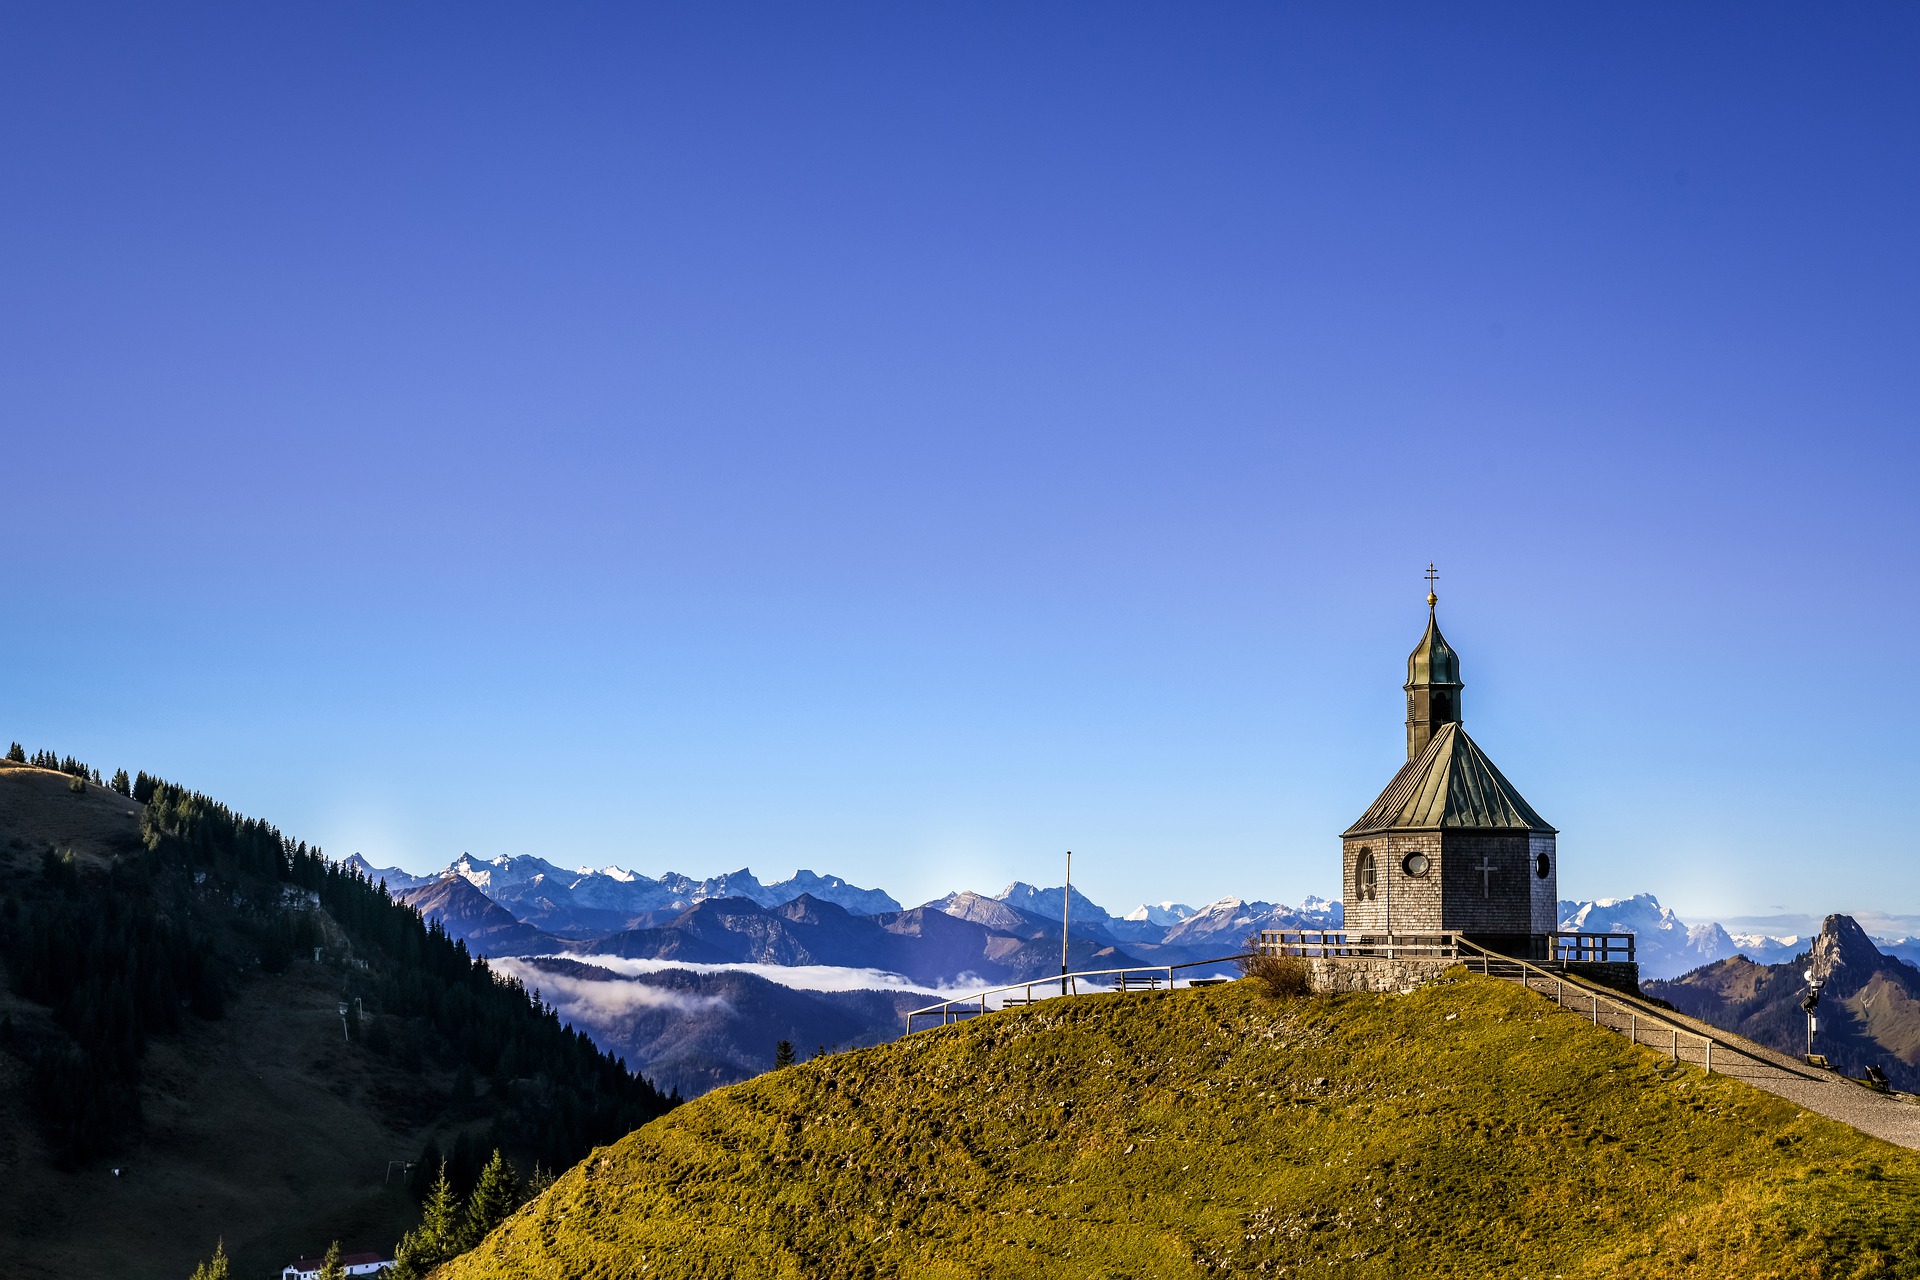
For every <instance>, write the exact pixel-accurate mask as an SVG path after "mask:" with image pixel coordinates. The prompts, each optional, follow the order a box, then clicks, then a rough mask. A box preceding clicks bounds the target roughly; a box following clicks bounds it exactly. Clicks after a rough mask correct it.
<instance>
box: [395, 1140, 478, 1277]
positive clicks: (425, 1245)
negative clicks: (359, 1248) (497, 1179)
mask: <svg viewBox="0 0 1920 1280" xmlns="http://www.w3.org/2000/svg"><path fill="white" fill-rule="evenodd" d="M463 1226H464V1223H462V1221H461V1217H460V1202H459V1201H458V1200H457V1199H455V1198H454V1194H453V1183H451V1182H449V1181H448V1180H447V1166H446V1163H445V1162H444V1161H442V1162H441V1165H440V1176H439V1177H438V1178H437V1179H435V1180H434V1184H433V1189H432V1190H431V1191H429V1192H427V1202H426V1204H425V1205H423V1206H422V1208H421V1215H420V1225H419V1226H417V1227H415V1228H414V1229H413V1230H411V1231H409V1232H407V1234H406V1235H404V1236H402V1237H400V1246H399V1247H398V1248H397V1249H395V1250H394V1251H393V1253H394V1265H393V1270H392V1271H391V1272H390V1273H389V1275H390V1277H391V1280H422V1277H424V1276H425V1275H426V1274H427V1273H428V1272H429V1271H431V1270H433V1269H434V1268H435V1267H437V1266H439V1265H440V1264H441V1263H443V1262H445V1261H446V1260H447V1259H448V1258H451V1257H453V1256H454V1255H455V1254H457V1253H460V1252H462V1246H461V1244H460V1233H461V1229H462V1227H463Z"/></svg>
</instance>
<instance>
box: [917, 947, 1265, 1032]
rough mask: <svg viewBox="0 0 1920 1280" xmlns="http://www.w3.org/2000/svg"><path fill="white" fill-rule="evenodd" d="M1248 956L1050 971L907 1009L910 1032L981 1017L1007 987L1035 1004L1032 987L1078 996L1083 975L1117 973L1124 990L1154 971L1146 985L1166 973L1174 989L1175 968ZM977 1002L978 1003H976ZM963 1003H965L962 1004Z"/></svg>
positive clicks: (1157, 987) (1152, 986)
mask: <svg viewBox="0 0 1920 1280" xmlns="http://www.w3.org/2000/svg"><path fill="white" fill-rule="evenodd" d="M1247 958H1248V956H1247V954H1246V953H1245V952H1242V953H1240V954H1239V955H1231V956H1218V957H1216V958H1214V959H1212V960H1189V961H1187V962H1186V963H1184V964H1136V965H1128V966H1126V967H1125V968H1122V969H1082V970H1079V971H1078V972H1075V973H1063V974H1059V975H1057V976H1056V975H1054V974H1048V975H1047V976H1046V977H1044V978H1031V979H1029V980H1027V981H1026V982H1009V983H1008V984H1007V985H1006V986H1004V987H988V988H987V989H986V990H985V991H976V992H970V993H969V994H967V995H964V996H956V997H954V998H953V999H952V1000H942V1001H941V1002H940V1003H939V1004H930V1005H928V1006H927V1007H926V1008H924V1009H911V1010H909V1011H908V1012H907V1034H908V1035H912V1034H913V1020H914V1019H915V1018H934V1017H937V1018H939V1019H940V1025H941V1026H950V1025H951V1024H952V1023H953V1022H954V1021H956V1020H957V1019H960V1018H966V1017H978V1016H979V1015H981V1014H983V1013H987V1012H990V1011H989V1010H988V1008H987V997H988V996H997V995H999V994H1001V993H1002V992H1005V991H1020V990H1023V989H1024V990H1025V992H1026V995H1025V997H1024V1003H1026V1004H1032V1003H1033V989H1034V988H1035V987H1050V986H1052V985H1053V984H1054V983H1056V982H1057V983H1059V984H1060V994H1061V995H1063V996H1064V995H1076V996H1077V995H1079V994H1080V981H1079V980H1080V979H1081V978H1107V977H1112V976H1114V975H1116V974H1117V975H1119V977H1120V986H1119V990H1121V991H1123V992H1124V991H1126V990H1128V987H1127V978H1126V975H1128V974H1130V973H1141V974H1149V975H1151V978H1150V980H1149V985H1148V986H1147V987H1146V988H1145V989H1146V990H1149V991H1159V990H1162V989H1163V988H1161V987H1160V985H1159V978H1160V975H1161V974H1165V975H1166V976H1167V985H1166V987H1165V988H1164V989H1165V990H1167V991H1171V990H1173V982H1174V978H1173V975H1174V971H1175V970H1178V969H1198V968H1200V967H1202V966H1204V965H1210V964H1232V963H1233V962H1234V961H1236V960H1245V959H1247ZM1042 998H1043V999H1044V998H1045V997H1044V996H1043V997H1042ZM1005 1004H1006V1002H1005V1001H1001V1005H1002V1007H1005ZM975 1005H978V1006H979V1007H978V1008H975V1007H973V1006H975ZM962 1006H965V1007H964V1008H963V1007H962Z"/></svg>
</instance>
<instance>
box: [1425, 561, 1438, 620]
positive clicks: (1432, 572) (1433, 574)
mask: <svg viewBox="0 0 1920 1280" xmlns="http://www.w3.org/2000/svg"><path fill="white" fill-rule="evenodd" d="M1439 576H1440V571H1439V570H1438V569H1436V568H1434V567H1433V561H1431V560H1429V561H1427V608H1429V609H1431V608H1433V606H1435V605H1437V604H1439V603H1440V597H1439V596H1437V595H1435V594H1433V582H1434V579H1435V578H1438V577H1439Z"/></svg>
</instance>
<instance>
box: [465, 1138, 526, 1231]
mask: <svg viewBox="0 0 1920 1280" xmlns="http://www.w3.org/2000/svg"><path fill="white" fill-rule="evenodd" d="M520 1203H521V1195H520V1175H519V1174H517V1173H515V1172H514V1169H513V1165H512V1163H511V1162H510V1161H509V1160H508V1159H507V1158H506V1157H505V1156H504V1155H501V1154H500V1148H498V1147H495V1148H494V1149H493V1159H491V1160H489V1161H487V1167H486V1168H484V1169H482V1170H481V1171H480V1181H479V1182H478V1183H476V1184H475V1185H474V1188H473V1195H472V1196H470V1197H469V1198H468V1200H467V1216H466V1221H465V1223H464V1224H463V1227H464V1232H463V1236H462V1251H463V1252H464V1251H465V1250H466V1249H471V1248H473V1247H474V1246H475V1245H477V1244H479V1243H480V1242H481V1241H482V1240H485V1239H486V1238H487V1235H488V1233H489V1232H491V1231H492V1230H493V1229H494V1228H495V1227H497V1226H499V1225H500V1224H501V1223H503V1222H505V1221H506V1220H507V1219H508V1218H509V1217H511V1216H512V1215H513V1211H514V1210H515V1209H518V1208H519V1207H520Z"/></svg>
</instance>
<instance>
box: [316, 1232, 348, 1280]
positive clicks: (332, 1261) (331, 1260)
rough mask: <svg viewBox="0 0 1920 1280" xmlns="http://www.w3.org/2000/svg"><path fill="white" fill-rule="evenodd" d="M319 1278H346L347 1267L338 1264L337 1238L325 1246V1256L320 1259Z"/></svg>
mask: <svg viewBox="0 0 1920 1280" xmlns="http://www.w3.org/2000/svg"><path fill="white" fill-rule="evenodd" d="M320 1280H347V1269H346V1268H345V1267H343V1266H341V1265H340V1242H339V1241H338V1240H335V1241H334V1242H333V1243H332V1244H330V1245H328V1246H327V1256H326V1257H324V1258H322V1259H321V1260H320Z"/></svg>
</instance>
